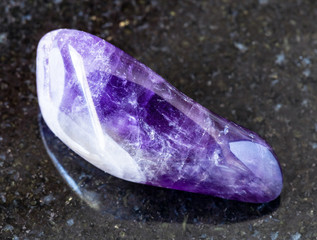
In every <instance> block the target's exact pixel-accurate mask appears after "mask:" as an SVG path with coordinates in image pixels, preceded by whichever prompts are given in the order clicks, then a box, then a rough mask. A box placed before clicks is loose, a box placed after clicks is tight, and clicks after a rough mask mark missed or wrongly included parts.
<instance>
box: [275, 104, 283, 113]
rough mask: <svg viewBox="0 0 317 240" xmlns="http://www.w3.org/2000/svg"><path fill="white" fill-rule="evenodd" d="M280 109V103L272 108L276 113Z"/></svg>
mask: <svg viewBox="0 0 317 240" xmlns="http://www.w3.org/2000/svg"><path fill="white" fill-rule="evenodd" d="M281 107H282V104H280V103H278V104H276V105H275V107H274V110H275V112H278V111H279V110H280V109H281Z"/></svg>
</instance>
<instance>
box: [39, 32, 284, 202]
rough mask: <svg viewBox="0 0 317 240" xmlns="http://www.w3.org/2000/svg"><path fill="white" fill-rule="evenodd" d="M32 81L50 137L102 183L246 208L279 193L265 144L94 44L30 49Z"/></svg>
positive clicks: (66, 40) (82, 37)
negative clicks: (105, 177) (105, 176)
mask: <svg viewBox="0 0 317 240" xmlns="http://www.w3.org/2000/svg"><path fill="white" fill-rule="evenodd" d="M36 77H37V93H38V99H39V105H40V109H41V112H42V115H43V118H44V120H45V122H46V123H47V125H48V126H49V128H50V129H51V130H52V131H53V132H54V134H55V135H56V136H57V137H58V138H60V139H61V140H62V141H63V142H64V143H65V144H66V145H67V146H68V147H69V148H71V149H72V150H73V151H75V152H76V153H77V154H79V155H80V156H81V157H83V158H84V159H86V160H87V161H89V162H90V163H92V164H93V165H95V166H96V167H98V168H100V169H102V170H104V171H105V172H107V173H109V174H112V175H114V176H116V177H119V178H122V179H125V180H128V181H132V182H136V183H142V184H148V185H153V186H159V187H165V188H172V189H177V190H183V191H188V192H194V193H201V194H208V195H213V196H217V197H221V198H226V199H232V200H239V201H245V202H254V203H262V202H269V201H271V200H274V199H275V198H277V197H278V196H279V195H280V193H281V190H282V186H283V183H282V181H283V180H282V172H281V169H280V166H279V163H278V161H277V159H276V157H275V155H274V153H273V151H272V149H271V147H270V146H269V145H268V144H267V143H266V142H265V141H264V140H263V139H261V138H260V137H259V136H258V135H257V134H255V133H253V132H251V131H249V130H246V129H244V128H242V127H240V126H238V125H237V124H235V123H232V122H230V121H228V120H226V119H224V118H222V117H219V116H218V115H216V114H214V113H212V112H210V111H208V110H207V109H206V108H204V107H202V106H201V105H199V104H198V103H196V102H195V101H193V100H192V99H190V98H189V97H187V96H186V95H184V94H183V93H181V92H179V91H178V90H177V89H176V88H175V87H173V86H172V85H171V84H169V83H168V82H166V81H165V80H164V79H163V78H162V77H160V76H159V75H157V74H156V73H155V72H153V71H152V70H151V69H149V68H148V67H146V66H145V65H143V64H141V63H140V62H138V61H137V60H136V59H134V58H132V57H131V56H129V55H127V54H126V53H124V52H123V51H122V50H120V49H118V48H116V47H115V46H113V45H111V44H110V43H108V42H106V41H104V40H102V39H100V38H98V37H96V36H93V35H91V34H89V33H85V32H82V31H78V30H70V29H59V30H55V31H52V32H49V33H47V34H46V35H45V36H44V37H43V38H42V39H41V40H40V42H39V45H38V49H37V60H36Z"/></svg>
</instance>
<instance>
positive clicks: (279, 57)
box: [275, 53, 285, 65]
mask: <svg viewBox="0 0 317 240" xmlns="http://www.w3.org/2000/svg"><path fill="white" fill-rule="evenodd" d="M284 62H285V55H284V53H280V54H278V55H276V60H275V63H276V64H278V65H281V64H283V63H284Z"/></svg>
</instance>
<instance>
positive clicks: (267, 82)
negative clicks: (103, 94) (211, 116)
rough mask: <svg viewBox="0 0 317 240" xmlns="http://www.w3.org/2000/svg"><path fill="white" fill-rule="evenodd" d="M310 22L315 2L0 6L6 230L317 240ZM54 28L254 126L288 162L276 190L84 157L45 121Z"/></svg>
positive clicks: (58, 235) (316, 86) (7, 1)
mask: <svg viewBox="0 0 317 240" xmlns="http://www.w3.org/2000/svg"><path fill="white" fill-rule="evenodd" d="M316 20H317V1H314V0H310V1H308V0H307V1H306V0H296V1H295V0H290V1H280V0H254V1H249V0H246V1H228V0H221V1H220V0H215V1H194V0H192V1H145V0H126V1H123V0H122V1H119V0H115V1H97V0H95V1H88V0H86V1H75V0H73V1H66V0H64V1H63V0H54V1H41V0H20V1H19V0H16V1H13V0H2V1H0V67H1V68H0V69H1V70H0V239H270V240H274V239H291V240H298V239H317V217H316V211H317V167H316V162H317V120H316V117H317V95H316V92H317V68H316V67H317V24H316ZM57 28H75V29H80V30H84V31H87V32H90V33H92V34H95V35H97V36H99V37H101V38H104V39H106V40H108V41H109V42H111V43H112V44H114V45H116V46H117V47H119V48H121V49H122V50H124V51H125V52H127V53H129V54H130V55H132V56H134V57H135V58H137V59H139V60H140V61H141V62H143V63H145V64H146V65H148V66H149V67H151V68H152V69H153V70H154V71H156V72H157V73H158V74H160V75H162V76H163V77H164V78H165V79H167V80H168V81H169V82H171V83H172V84H173V85H174V86H176V87H177V88H178V89H180V90H181V91H183V92H184V93H185V94H187V95H189V96H190V97H192V98H193V99H195V100H196V101H198V102H199V103H201V104H202V105H203V106H205V107H206V108H208V109H211V110H213V111H214V112H216V113H218V114H220V115H222V116H224V117H226V118H228V119H230V120H232V121H234V122H236V123H238V124H241V125H243V126H245V127H247V128H249V129H251V130H253V131H255V132H257V133H259V134H260V135H261V136H262V137H264V138H265V139H266V140H267V141H268V143H270V145H272V146H273V148H274V150H275V152H276V154H277V156H278V157H279V160H280V163H281V166H282V170H283V173H284V188H283V192H282V194H281V196H280V198H278V199H277V200H275V201H273V202H271V203H267V204H248V203H241V202H237V201H228V200H223V199H219V198H214V197H210V196H204V195H198V194H191V193H185V192H180V191H173V190H167V189H160V188H154V187H149V186H143V185H138V184H133V183H129V182H125V181H122V180H120V179H117V178H114V177H111V176H110V175H107V174H104V173H102V172H101V171H99V170H97V169H94V168H92V167H91V166H90V165H89V164H87V163H86V162H85V161H83V160H81V159H78V158H77V157H76V156H75V155H73V154H72V153H71V151H69V150H68V149H67V148H65V147H64V146H62V145H60V143H59V142H58V140H57V139H54V136H52V134H50V133H49V131H48V129H46V128H45V125H43V124H42V125H39V121H40V122H41V120H40V118H39V117H38V114H39V108H38V103H37V96H36V82H35V57H36V46H37V43H38V41H39V39H40V38H41V37H42V36H43V35H44V34H45V33H46V32H48V31H50V30H53V29H57ZM40 130H41V131H40ZM41 134H42V136H44V140H45V141H46V144H47V147H48V150H49V151H51V153H52V154H53V156H56V157H57V158H58V161H60V164H61V166H63V167H64V168H65V169H66V170H67V173H69V174H70V175H71V177H73V179H75V182H77V183H78V184H79V186H80V188H81V189H82V191H83V192H84V193H85V194H84V195H85V196H84V197H83V196H81V197H80V194H78V193H77V194H76V193H75V192H74V190H73V189H72V187H71V186H69V185H68V184H67V183H66V181H65V180H64V177H65V175H64V177H63V176H61V175H60V173H59V170H58V169H57V168H56V167H55V166H56V162H55V165H54V163H53V162H52V160H51V158H50V157H49V155H48V153H47V151H46V149H45V147H44V143H43V141H42V139H41ZM88 193H89V194H88ZM87 196H88V198H87ZM87 199H88V200H87ZM96 203H98V204H97V205H96ZM96 206H97V207H96Z"/></svg>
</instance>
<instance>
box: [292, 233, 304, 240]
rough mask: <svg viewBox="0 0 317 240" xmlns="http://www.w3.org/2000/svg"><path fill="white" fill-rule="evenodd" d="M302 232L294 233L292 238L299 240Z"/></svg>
mask: <svg viewBox="0 0 317 240" xmlns="http://www.w3.org/2000/svg"><path fill="white" fill-rule="evenodd" d="M301 236H302V235H301V234H300V233H298V232H296V233H295V234H294V235H292V236H291V239H292V240H299V239H300V238H301Z"/></svg>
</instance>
